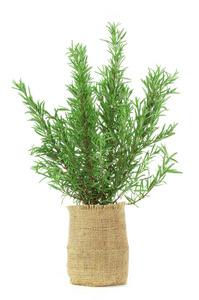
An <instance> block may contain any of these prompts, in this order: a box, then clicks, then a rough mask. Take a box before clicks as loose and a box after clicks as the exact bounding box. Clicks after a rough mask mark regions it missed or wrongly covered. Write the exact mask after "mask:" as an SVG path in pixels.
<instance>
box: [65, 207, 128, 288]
mask: <svg viewBox="0 0 199 300" xmlns="http://www.w3.org/2000/svg"><path fill="white" fill-rule="evenodd" d="M67 208H68V211H69V235H68V245H67V272H68V275H69V277H70V282H71V283H72V284H77V285H86V286H108V285H120V284H125V283H126V281H127V276H128V263H129V246H128V240H127V231H126V219H125V202H121V203H118V204H109V205H70V206H67Z"/></svg>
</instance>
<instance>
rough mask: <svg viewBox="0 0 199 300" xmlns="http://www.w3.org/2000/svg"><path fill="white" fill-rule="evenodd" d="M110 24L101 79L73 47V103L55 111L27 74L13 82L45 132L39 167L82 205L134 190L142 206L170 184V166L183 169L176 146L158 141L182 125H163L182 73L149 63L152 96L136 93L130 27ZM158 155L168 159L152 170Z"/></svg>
mask: <svg viewBox="0 0 199 300" xmlns="http://www.w3.org/2000/svg"><path fill="white" fill-rule="evenodd" d="M107 28H108V30H109V33H110V39H109V40H106V41H105V42H106V44H107V46H108V52H109V53H110V59H109V61H108V64H107V66H102V68H101V69H100V68H99V71H98V74H100V78H101V79H100V81H99V82H98V83H95V82H93V80H92V78H91V67H90V66H89V65H88V61H87V54H86V47H85V46H83V45H81V44H77V45H75V46H74V45H73V43H72V45H71V47H69V49H68V53H67V54H68V58H69V65H70V67H71V68H72V72H71V76H72V79H73V81H72V83H71V84H70V85H67V89H68V91H69V92H70V94H71V97H70V98H68V99H67V103H68V105H69V107H70V109H67V108H64V107H62V108H59V109H55V110H54V114H53V115H51V114H50V113H49V112H48V111H47V110H46V109H45V103H44V101H42V102H39V101H38V102H35V101H34V100H33V97H32V95H31V92H30V89H29V88H28V89H26V86H25V84H24V83H23V82H22V80H20V81H19V83H17V82H15V81H13V84H14V87H13V88H15V89H16V90H18V91H19V95H20V96H21V97H22V98H23V102H24V104H25V105H26V107H27V113H29V114H30V115H31V119H30V120H31V121H33V122H34V126H33V128H34V130H35V132H36V133H37V134H39V135H40V136H41V145H40V146H38V147H35V146H33V147H32V148H31V149H30V151H31V155H34V156H35V157H36V158H37V161H36V165H35V166H33V167H32V168H33V169H34V170H35V171H36V172H37V173H38V174H41V175H42V178H43V179H45V178H48V179H49V185H50V186H51V187H53V188H55V189H57V190H60V191H61V192H62V195H63V197H65V196H70V197H73V199H74V202H75V203H76V204H80V203H83V204H101V205H105V204H109V203H117V201H118V200H119V199H120V197H121V196H122V195H125V193H126V192H127V191H131V197H128V196H126V195H125V197H126V199H127V200H128V201H129V203H130V204H134V205H136V203H137V202H138V201H140V200H141V199H143V198H144V197H145V196H147V195H148V193H149V192H150V191H151V190H152V188H153V187H155V186H158V185H160V184H161V183H164V181H163V180H164V178H165V176H166V174H167V173H180V172H178V171H177V170H176V169H174V168H173V166H174V164H176V163H177V161H176V160H175V159H174V156H175V155H176V153H174V154H172V155H169V154H168V153H167V150H166V147H165V145H163V144H159V142H160V141H162V140H163V139H165V138H168V137H170V136H172V135H173V134H174V129H175V127H176V125H177V124H176V123H174V124H173V125H171V124H170V125H169V126H168V127H167V128H166V125H164V126H163V127H162V128H161V129H159V126H158V121H159V118H160V116H163V115H164V113H165V111H166V110H167V108H166V102H167V100H168V99H169V97H170V96H171V95H172V94H175V93H176V88H172V84H173V83H174V82H175V81H176V79H177V75H178V72H175V73H174V74H173V75H171V74H169V73H167V72H166V71H165V69H162V68H160V67H159V66H157V67H156V69H155V70H151V69H149V70H148V75H147V76H146V78H145V79H144V80H142V83H143V85H144V88H143V89H144V93H145V98H144V99H142V100H140V99H138V98H137V97H135V99H134V100H132V99H131V95H132V92H133V90H131V89H130V88H129V86H128V83H129V79H128V78H126V77H125V75H124V74H125V70H126V68H123V67H122V63H123V61H124V58H125V57H124V47H125V45H126V41H125V39H124V38H125V35H126V32H125V31H124V29H122V30H120V29H119V24H114V23H113V24H110V23H108V25H107ZM63 113H64V117H63ZM158 155H159V156H161V157H162V164H161V165H158V166H157V171H156V172H155V174H150V170H151V168H150V166H151V162H152V161H153V160H154V159H155V158H156V157H157V156H158ZM43 179H42V180H43Z"/></svg>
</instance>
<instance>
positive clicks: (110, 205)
mask: <svg viewBox="0 0 199 300" xmlns="http://www.w3.org/2000/svg"><path fill="white" fill-rule="evenodd" d="M125 205H126V202H124V201H122V202H119V203H114V204H113V203H111V204H107V205H99V204H96V205H94V204H91V205H87V204H77V205H68V206H66V208H67V209H69V210H72V209H85V210H86V209H111V208H112V209H117V208H121V207H123V206H125Z"/></svg>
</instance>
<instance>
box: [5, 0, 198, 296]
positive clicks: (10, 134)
mask: <svg viewBox="0 0 199 300" xmlns="http://www.w3.org/2000/svg"><path fill="white" fill-rule="evenodd" d="M108 21H109V22H121V23H122V27H124V28H125V29H126V30H127V37H126V38H127V41H128V45H127V46H126V52H125V54H126V61H125V66H128V67H129V68H128V70H127V74H126V75H127V77H130V78H131V79H132V83H131V87H133V88H134V97H135V96H136V95H137V96H139V97H142V96H143V92H142V85H141V81H140V78H144V76H145V75H146V74H147V69H148V67H151V68H155V65H156V64H159V65H161V66H162V67H166V69H167V71H168V72H174V71H175V70H176V69H178V71H179V73H180V74H179V75H180V77H179V79H178V81H177V83H176V85H177V87H178V91H179V92H180V95H174V96H173V97H172V98H171V99H170V100H169V102H168V108H169V109H170V110H169V112H168V114H167V118H165V120H164V121H165V122H166V123H168V124H169V123H170V122H171V123H172V122H178V123H179V125H178V127H177V128H176V135H175V136H173V137H171V138H169V139H168V140H165V143H166V145H167V147H168V150H169V152H170V153H173V152H176V151H177V152H178V156H177V159H178V161H179V165H178V169H179V170H181V171H183V174H182V175H175V174H169V175H168V176H167V183H168V184H167V185H164V186H161V187H158V188H156V189H154V190H153V191H152V192H151V196H150V197H147V198H145V199H143V200H142V201H140V202H139V203H140V205H139V208H136V207H133V206H127V207H126V221H127V229H128V240H129V246H130V264H129V277H128V283H127V284H126V285H124V286H115V287H104V288H89V287H81V286H74V285H71V284H70V283H69V278H68V276H67V272H66V259H67V256H66V254H67V252H66V246H67V235H68V221H69V220H68V212H67V209H66V205H68V204H72V200H71V199H69V198H67V199H66V200H65V202H64V204H63V205H61V198H60V194H59V192H58V191H56V190H53V189H50V188H49V186H48V185H47V184H45V182H42V183H40V184H39V183H38V182H39V180H40V179H41V178H39V176H38V175H36V173H34V172H33V171H32V170H31V169H30V167H31V166H32V165H33V157H31V156H30V155H29V152H28V149H30V148H31V146H32V145H33V144H38V143H39V137H37V136H36V134H35V132H34V131H33V129H31V126H32V124H31V123H30V122H27V119H28V116H27V115H25V114H24V112H25V107H24V105H23V104H22V99H21V98H20V97H19V96H18V95H17V93H16V91H15V90H12V89H11V86H12V80H13V79H15V80H16V81H18V80H19V78H22V79H23V81H24V82H25V83H26V84H27V85H28V86H30V88H31V91H32V94H33V96H34V99H35V100H37V99H40V100H43V99H44V100H45V101H46V108H47V109H48V110H50V111H51V112H52V111H53V108H54V107H58V105H65V103H66V98H67V97H68V96H69V95H68V94H67V92H66V88H65V84H68V83H70V82H71V79H70V69H69V67H68V65H67V62H68V61H67V56H66V55H65V53H66V51H67V47H69V46H70V43H71V40H73V41H74V43H77V42H80V43H83V44H85V45H87V49H88V55H89V63H90V65H92V66H93V67H94V69H93V73H92V75H93V77H94V78H95V79H97V75H96V74H95V73H94V71H96V70H97V66H101V65H102V64H105V63H106V61H107V57H108V56H107V54H106V45H105V43H103V42H102V41H100V38H107V37H108V33H107V29H106V24H107V22H108ZM198 28H199V18H198V9H197V1H193V0H189V1H183V0H181V1H175V0H172V1H170V0H169V1H168V0H167V1H154V0H150V1H142V0H139V1H125V0H123V1H117V0H115V1H108V0H106V1H104V0H101V1H87V0H83V1H60V0H57V1H44V0H40V1H37V0H34V1H27V0H26V1H22V0H18V1H9V0H6V1H2V2H1V5H0V30H1V36H0V42H1V47H0V51H1V55H0V83H1V84H0V85H1V88H0V95H1V96H0V99H1V117H0V122H1V124H0V130H1V135H0V136H1V147H0V151H1V155H0V159H1V193H0V197H1V202H0V243H1V246H0V276H1V278H0V285H1V288H0V298H1V299H2V300H8V299H20V300H27V299H28V300H32V299H37V300H40V299H48V300H51V299H56V300H57V299H59V300H61V299H87V300H88V299H94V298H95V299H102V297H103V299H110V297H111V298H112V299H124V298H125V299H135V300H146V299H153V300H159V299H161V300H164V299H170V300H174V299H175V300H176V299H181V300H185V299H192V300H198V299H199V290H198V288H199V287H198V282H199V259H198V253H199V243H198V239H199V234H198V229H199V221H198V209H199V204H198V200H199V196H198V167H199V164H198V146H197V145H198V109H199V105H198V101H199V99H198V97H199V96H198V95H199V93H198V85H199V76H198V69H199V60H198V53H199V46H198Z"/></svg>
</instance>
